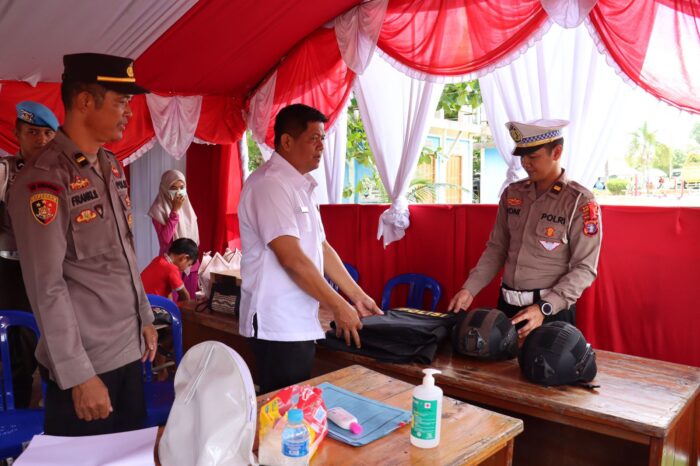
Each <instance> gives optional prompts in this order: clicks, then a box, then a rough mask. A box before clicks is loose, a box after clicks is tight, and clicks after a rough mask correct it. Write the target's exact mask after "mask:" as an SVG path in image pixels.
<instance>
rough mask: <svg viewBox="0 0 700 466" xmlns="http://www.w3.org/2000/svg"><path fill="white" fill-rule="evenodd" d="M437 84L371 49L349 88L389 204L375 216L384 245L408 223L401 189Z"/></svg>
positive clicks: (437, 92) (425, 125) (397, 236)
mask: <svg viewBox="0 0 700 466" xmlns="http://www.w3.org/2000/svg"><path fill="white" fill-rule="evenodd" d="M442 89H443V85H442V84H436V83H428V82H423V81H418V80H416V79H413V78H410V77H408V76H406V75H404V74H403V73H401V72H400V71H398V70H396V69H394V68H393V67H392V66H391V65H389V64H388V63H387V62H386V61H384V60H383V59H382V58H381V57H379V56H377V55H376V54H375V56H374V58H373V59H372V61H371V63H370V65H369V66H368V67H367V69H366V70H365V72H364V74H362V75H359V76H358V77H357V79H356V80H355V86H354V92H355V96H356V97H357V103H358V106H359V110H360V115H361V116H362V121H363V122H364V125H365V130H366V131H367V140H368V142H369V145H370V147H371V149H372V153H373V154H374V159H375V162H376V164H377V170H378V172H379V176H380V177H381V179H382V183H383V184H384V187H385V188H386V191H387V193H388V194H389V196H390V197H391V202H392V204H391V207H390V208H389V209H388V210H386V211H385V212H384V213H383V214H382V216H381V219H380V221H379V229H378V232H377V239H380V238H382V237H383V238H384V247H386V246H387V245H388V244H390V243H392V242H393V241H396V240H399V239H401V238H403V236H404V235H405V230H406V228H408V226H409V225H410V220H409V212H408V202H407V200H406V192H407V191H408V186H409V183H410V181H411V178H412V177H413V173H414V172H415V170H416V167H417V165H418V157H419V155H420V151H421V148H422V146H423V143H424V141H425V137H426V136H427V133H428V128H429V125H428V123H429V121H430V119H431V118H432V117H433V115H434V113H435V109H436V107H437V103H438V100H439V99H440V95H441V94H442Z"/></svg>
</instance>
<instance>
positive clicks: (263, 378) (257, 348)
mask: <svg viewBox="0 0 700 466" xmlns="http://www.w3.org/2000/svg"><path fill="white" fill-rule="evenodd" d="M248 342H249V343H250V347H251V349H252V350H253V354H254V355H255V367H256V368H257V373H258V384H259V385H260V393H269V392H271V391H273V390H277V389H280V388H283V387H287V386H289V385H294V384H296V383H299V382H302V381H304V380H308V379H310V378H311V367H312V366H313V362H314V356H315V355H316V343H315V342H314V341H313V340H311V341H269V340H259V339H257V338H249V339H248Z"/></svg>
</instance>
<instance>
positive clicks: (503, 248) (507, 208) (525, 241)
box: [449, 120, 602, 340]
mask: <svg viewBox="0 0 700 466" xmlns="http://www.w3.org/2000/svg"><path fill="white" fill-rule="evenodd" d="M568 123H569V122H568V121H565V120H536V121H531V122H525V123H521V122H515V121H513V122H508V123H507V125H506V126H507V127H508V129H509V131H510V135H511V137H512V138H513V140H514V141H515V149H514V151H513V155H517V156H520V157H521V162H522V165H523V168H524V169H525V171H526V172H527V173H528V175H529V176H528V178H527V179H525V180H522V181H518V182H516V183H513V184H511V185H509V186H508V187H507V188H506V190H505V191H504V192H503V195H502V196H501V201H500V204H499V206H498V214H497V217H496V225H495V226H494V228H493V230H492V231H491V236H490V238H489V241H488V243H487V245H486V250H485V251H484V253H483V254H482V255H481V258H480V259H479V262H478V263H477V265H476V267H475V268H474V269H472V270H471V272H470V273H469V278H468V279H467V281H466V282H465V283H464V285H463V286H462V289H461V290H460V291H459V292H458V293H457V294H456V295H455V296H454V297H453V298H452V301H451V302H450V305H449V309H450V310H451V311H455V312H456V311H458V310H466V309H468V308H469V305H470V304H471V302H472V300H473V299H474V296H476V294H477V293H478V292H479V291H481V289H482V288H483V287H485V286H486V285H488V283H489V282H490V281H491V280H492V279H493V277H495V276H496V274H497V273H498V271H499V270H500V269H501V267H504V270H503V282H502V286H501V293H500V297H499V301H498V308H499V309H500V310H502V311H503V312H504V313H505V314H506V315H507V316H508V317H512V322H513V324H516V325H517V327H519V330H518V336H519V337H520V339H521V340H522V339H523V338H525V337H526V336H527V335H528V334H529V333H530V332H531V331H532V330H534V329H535V328H537V327H539V326H540V325H542V323H543V322H545V321H552V320H562V321H565V322H569V323H571V324H575V311H576V300H577V299H578V298H579V297H580V296H581V293H583V290H585V289H586V288H588V287H589V286H590V285H591V283H592V282H593V280H594V279H595V277H596V273H597V268H598V256H599V254H600V244H601V236H602V233H601V223H600V209H599V207H598V204H597V203H596V201H595V198H594V197H593V194H592V193H591V192H590V191H589V190H588V189H586V188H584V187H583V186H581V185H580V184H578V183H576V182H575V181H572V180H569V179H568V178H567V176H566V173H565V171H564V169H563V168H561V165H560V160H561V155H562V151H563V147H564V138H563V137H562V135H561V129H562V128H563V127H564V126H566V125H567V124H568Z"/></svg>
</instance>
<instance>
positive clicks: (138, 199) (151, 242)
mask: <svg viewBox="0 0 700 466" xmlns="http://www.w3.org/2000/svg"><path fill="white" fill-rule="evenodd" d="M186 160H187V158H186V157H183V158H182V159H180V160H177V159H174V158H173V157H171V156H170V155H169V154H168V153H167V152H166V151H165V150H164V149H163V148H162V147H161V146H160V145H159V144H158V143H156V144H155V145H154V146H153V147H152V148H151V149H150V150H149V151H148V152H147V153H146V154H144V155H143V157H141V158H139V159H138V160H136V161H134V162H133V163H132V164H131V170H130V176H131V183H130V186H129V190H130V193H129V196H130V198H131V204H132V209H133V210H132V214H133V216H134V244H135V249H136V261H137V263H138V266H139V270H143V269H144V268H145V267H146V266H147V265H148V264H150V263H151V261H152V260H153V258H154V257H156V256H157V255H158V251H159V249H160V246H159V245H158V238H156V234H155V231H154V230H153V224H152V223H151V217H149V216H148V209H149V208H150V207H151V202H152V201H153V199H154V198H155V197H156V195H157V194H158V189H159V185H160V178H161V176H162V175H163V172H165V171H167V170H179V171H181V172H183V173H185V171H186Z"/></svg>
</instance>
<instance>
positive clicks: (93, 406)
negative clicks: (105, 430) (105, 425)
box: [71, 375, 112, 421]
mask: <svg viewBox="0 0 700 466" xmlns="http://www.w3.org/2000/svg"><path fill="white" fill-rule="evenodd" d="M71 394H72V395H73V408H74V409H75V414H76V415H77V416H78V419H82V420H83V421H96V420H98V419H105V418H107V417H108V416H109V414H110V413H111V412H112V402H111V400H110V399H109V392H108V391H107V387H105V384H104V383H103V382H102V379H100V378H99V377H98V376H96V375H95V376H93V377H92V378H90V379H88V380H86V381H85V382H83V383H81V384H80V385H76V386H75V387H73V389H72V390H71Z"/></svg>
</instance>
